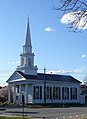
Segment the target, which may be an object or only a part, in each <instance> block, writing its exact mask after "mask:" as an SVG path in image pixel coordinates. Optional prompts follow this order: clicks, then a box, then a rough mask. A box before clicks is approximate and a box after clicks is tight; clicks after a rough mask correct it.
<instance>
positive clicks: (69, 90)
mask: <svg viewBox="0 0 87 119" xmlns="http://www.w3.org/2000/svg"><path fill="white" fill-rule="evenodd" d="M69 100H70V101H71V88H70V87H69Z"/></svg>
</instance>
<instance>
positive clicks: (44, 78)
mask: <svg viewBox="0 0 87 119" xmlns="http://www.w3.org/2000/svg"><path fill="white" fill-rule="evenodd" d="M45 74H46V69H45V68H44V105H46V75H45Z"/></svg>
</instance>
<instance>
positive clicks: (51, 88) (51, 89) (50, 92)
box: [50, 87, 52, 100]
mask: <svg viewBox="0 0 87 119" xmlns="http://www.w3.org/2000/svg"><path fill="white" fill-rule="evenodd" d="M50 100H52V87H50Z"/></svg>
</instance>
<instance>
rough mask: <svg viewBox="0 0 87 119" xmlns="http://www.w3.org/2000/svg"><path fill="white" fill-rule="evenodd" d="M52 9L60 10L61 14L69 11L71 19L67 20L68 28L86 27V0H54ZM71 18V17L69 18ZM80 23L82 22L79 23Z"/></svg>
mask: <svg viewBox="0 0 87 119" xmlns="http://www.w3.org/2000/svg"><path fill="white" fill-rule="evenodd" d="M56 2H57V3H56V5H55V4H54V2H53V9H54V10H60V11H62V12H63V14H68V13H71V17H72V16H73V20H71V21H70V22H69V24H68V25H69V28H74V29H75V30H77V29H78V28H79V26H80V29H79V30H81V29H86V27H85V26H86V25H87V0H56ZM71 19H72V18H71ZM81 23H82V24H81Z"/></svg>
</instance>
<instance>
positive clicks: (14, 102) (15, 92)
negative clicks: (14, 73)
mask: <svg viewBox="0 0 87 119" xmlns="http://www.w3.org/2000/svg"><path fill="white" fill-rule="evenodd" d="M13 98H14V99H13V100H14V103H16V85H14V97H13Z"/></svg>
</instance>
